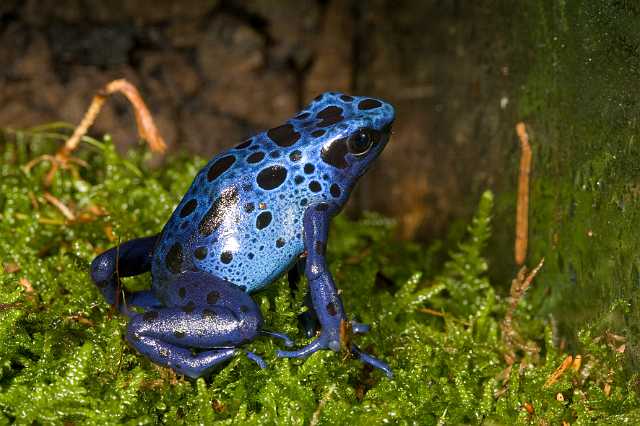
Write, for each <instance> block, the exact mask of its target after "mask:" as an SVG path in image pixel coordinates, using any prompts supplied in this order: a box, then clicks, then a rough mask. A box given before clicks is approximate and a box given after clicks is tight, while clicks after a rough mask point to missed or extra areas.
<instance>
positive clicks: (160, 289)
mask: <svg viewBox="0 0 640 426" xmlns="http://www.w3.org/2000/svg"><path fill="white" fill-rule="evenodd" d="M393 120H394V109H393V107H392V106H391V105H390V104H388V103H386V102H384V101H382V100H379V99H373V98H369V97H358V96H348V95H344V94H341V93H335V92H329V93H324V94H323V95H320V96H318V97H317V98H316V99H315V100H314V101H313V102H311V104H309V105H308V106H307V107H306V108H305V109H303V110H302V111H300V113H298V115H296V116H295V117H293V118H291V119H290V120H288V121H287V122H286V123H284V124H283V125H281V126H278V127H274V128H272V129H269V130H267V131H266V132H262V133H259V134H257V135H255V136H253V137H252V138H250V139H248V140H246V141H244V142H242V143H241V144H239V145H237V146H236V147H234V148H231V149H229V150H227V151H225V152H223V153H221V154H219V155H217V156H215V157H214V158H212V159H211V161H209V162H208V163H207V165H206V166H205V167H204V168H203V169H202V170H200V172H199V173H198V175H197V176H196V177H195V179H194V181H193V183H192V184H191V187H190V188H189V190H188V191H187V193H186V194H185V196H184V198H183V199H182V201H181V202H180V204H179V205H178V206H177V207H176V209H175V211H174V212H173V214H172V215H171V218H170V219H169V221H168V222H167V224H166V225H165V226H164V229H163V230H162V232H161V233H160V234H158V235H154V236H151V237H145V238H139V239H135V240H131V241H127V242H126V243H124V244H121V245H120V246H118V247H114V248H111V249H109V250H107V251H106V252H104V253H102V254H100V255H99V256H98V257H96V258H95V259H94V261H93V263H92V265H91V276H92V279H93V281H94V282H95V283H96V285H97V286H98V288H99V289H100V291H101V292H102V294H103V295H104V297H105V298H106V299H107V301H108V302H109V303H111V304H115V303H117V304H118V308H119V310H120V311H121V312H122V313H123V314H125V315H128V316H129V317H130V318H131V320H130V322H129V326H128V330H127V340H128V341H129V342H130V343H131V344H132V345H133V346H134V347H135V348H136V349H137V350H138V351H139V352H141V353H142V354H144V355H146V356H147V357H149V358H150V359H151V360H152V361H153V362H155V363H157V364H160V365H164V366H167V367H170V368H173V369H174V370H175V371H177V372H178V373H181V374H185V375H187V376H189V377H199V376H202V375H205V374H207V373H209V372H211V371H212V370H213V369H214V367H215V366H216V365H218V364H219V363H221V362H223V361H225V360H228V359H230V358H231V357H233V356H234V354H235V353H236V351H237V350H238V349H237V348H238V347H240V346H241V345H242V344H243V343H246V342H249V341H251V340H253V339H254V338H256V336H258V335H259V334H262V335H268V336H271V337H276V338H280V339H283V340H284V342H285V344H286V345H288V346H289V345H290V344H291V340H290V339H289V338H288V337H287V336H285V335H283V334H280V333H273V332H268V331H265V330H264V329H263V328H262V326H263V324H262V323H263V321H262V316H261V314H260V310H259V308H258V306H257V305H256V304H255V302H254V301H253V300H252V299H251V297H250V296H249V293H251V292H254V291H257V290H260V289H262V288H264V287H265V286H267V285H269V284H270V283H271V282H273V281H274V280H275V279H276V278H277V277H278V276H280V275H281V274H282V273H284V272H286V271H287V270H290V269H291V268H292V267H294V266H296V263H297V264H299V265H300V266H302V265H303V263H304V272H305V275H306V277H307V279H308V281H309V289H310V296H311V297H310V304H311V305H312V306H311V307H312V310H310V313H309V314H308V315H307V318H306V324H307V326H308V327H311V328H312V329H311V330H307V331H308V332H309V333H312V332H313V331H314V330H315V325H317V324H316V323H315V321H317V322H319V325H320V334H319V335H318V336H317V337H316V338H315V340H313V341H312V343H310V344H309V345H307V346H306V347H304V348H302V349H300V350H296V351H279V352H278V356H280V357H292V358H304V357H307V356H308V355H310V354H312V353H313V352H315V351H317V350H319V349H331V350H333V351H339V350H340V348H341V341H342V344H343V346H345V347H348V348H349V349H350V350H351V352H352V353H353V354H354V355H355V356H356V357H357V358H358V359H360V360H361V361H363V362H365V363H367V364H370V365H372V366H374V367H376V368H379V369H381V370H382V371H384V372H385V373H386V374H387V375H388V376H391V370H390V369H389V367H388V366H387V365H386V364H385V363H383V362H382V361H380V360H378V359H376V358H373V357H372V356H370V355H368V354H366V353H364V352H362V351H360V350H359V349H358V348H357V346H355V345H354V344H353V343H351V341H350V338H349V336H348V335H349V334H350V333H349V330H351V331H352V332H354V333H363V332H366V331H367V330H368V327H367V326H366V325H364V324H359V323H355V322H347V317H346V315H345V312H344V309H343V305H342V301H341V300H340V297H339V295H338V292H337V290H336V287H335V284H334V282H333V279H332V277H331V273H330V271H329V270H328V268H327V264H326V261H325V250H326V245H327V235H328V230H329V223H330V221H331V218H332V217H333V216H334V215H335V214H337V213H338V212H339V211H340V210H341V209H342V207H343V206H344V204H345V203H346V201H347V199H348V198H349V194H350V193H351V190H352V189H353V187H354V185H355V184H356V181H357V180H358V178H359V177H360V176H362V175H363V174H364V173H365V172H366V170H367V169H368V167H369V166H370V165H371V164H372V162H373V161H374V160H375V159H376V158H377V157H378V155H379V154H380V152H381V151H382V149H383V148H384V146H385V145H386V143H387V141H388V139H389V136H390V131H391V124H392V123H393ZM116 269H117V271H116ZM148 271H151V276H152V286H151V290H149V291H141V292H135V293H125V294H124V296H123V297H117V296H118V289H119V285H118V284H119V282H118V277H127V276H132V275H137V274H141V273H144V272H148ZM127 306H137V307H140V308H142V309H143V310H144V312H142V313H137V312H133V311H130V310H129V309H127ZM309 324H310V325H309ZM345 326H346V327H345ZM341 330H342V331H341ZM345 330H347V332H346V333H345ZM245 352H246V351H245ZM246 354H247V356H249V358H251V359H252V360H254V361H255V362H256V363H258V364H259V365H260V366H262V367H263V366H264V365H265V364H264V361H262V359H261V358H260V357H259V356H257V355H255V354H253V353H251V352H246Z"/></svg>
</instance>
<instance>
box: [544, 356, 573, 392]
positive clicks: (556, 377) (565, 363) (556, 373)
mask: <svg viewBox="0 0 640 426" xmlns="http://www.w3.org/2000/svg"><path fill="white" fill-rule="evenodd" d="M572 364H573V357H572V356H571V355H567V357H566V358H565V359H564V360H563V361H562V364H560V366H559V367H558V368H556V371H554V372H553V373H551V375H550V376H549V378H548V379H547V381H546V382H545V383H544V387H545V388H548V387H549V386H551V385H553V384H554V383H556V382H557V381H558V380H559V379H560V377H562V375H563V374H564V372H565V371H566V370H567V368H569V367H570V366H571V365H572Z"/></svg>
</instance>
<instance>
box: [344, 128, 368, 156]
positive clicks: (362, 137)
mask: <svg viewBox="0 0 640 426" xmlns="http://www.w3.org/2000/svg"><path fill="white" fill-rule="evenodd" d="M372 143H373V135H372V134H371V130H369V129H359V130H358V131H356V132H355V133H353V134H352V135H351V136H349V140H348V141H347V147H348V149H349V152H350V153H351V154H353V155H364V154H366V153H367V151H369V149H370V148H371V145H372Z"/></svg>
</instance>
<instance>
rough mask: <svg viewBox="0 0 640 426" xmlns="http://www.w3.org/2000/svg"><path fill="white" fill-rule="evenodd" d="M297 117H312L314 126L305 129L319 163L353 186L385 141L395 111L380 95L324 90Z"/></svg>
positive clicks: (387, 137) (389, 132) (379, 151)
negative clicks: (350, 94)
mask: <svg viewBox="0 0 640 426" xmlns="http://www.w3.org/2000/svg"><path fill="white" fill-rule="evenodd" d="M298 117H304V118H310V117H315V121H314V126H313V127H314V128H313V129H311V128H310V129H308V130H309V131H310V132H309V134H310V135H311V136H312V137H313V138H312V139H311V141H310V145H313V147H314V148H316V149H318V151H319V152H318V153H319V159H318V161H319V163H321V164H325V165H327V166H328V167H327V169H329V170H330V172H331V173H330V174H331V175H333V176H334V177H335V178H337V179H339V180H342V181H343V182H344V183H345V184H346V185H348V186H353V184H355V181H356V180H357V179H358V178H359V177H360V176H362V175H363V174H364V173H365V171H366V170H367V169H368V167H369V166H370V165H371V164H372V163H373V161H374V160H375V159H376V158H377V157H378V155H380V153H381V152H382V150H383V149H384V147H385V145H386V144H387V141H388V140H389V136H390V134H391V125H392V124H393V120H394V118H395V111H394V109H393V107H392V106H391V105H390V104H389V103H387V102H384V101H382V100H380V99H374V98H370V97H365V96H349V95H345V94H342V93H336V92H327V93H324V94H322V95H320V96H318V97H317V98H316V99H314V101H313V102H312V103H311V104H310V105H309V106H307V108H306V109H305V110H303V111H302V113H301V114H300V115H298ZM298 117H296V118H298Z"/></svg>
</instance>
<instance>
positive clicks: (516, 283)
mask: <svg viewBox="0 0 640 426" xmlns="http://www.w3.org/2000/svg"><path fill="white" fill-rule="evenodd" d="M542 265H544V258H542V259H541V260H540V263H538V265H537V266H536V267H535V268H533V270H532V271H531V272H529V273H528V274H527V267H526V266H523V267H522V268H520V270H519V271H518V274H517V275H516V278H514V279H513V280H512V281H511V290H510V295H509V296H510V297H509V306H508V307H507V312H506V314H505V316H504V319H503V320H502V323H501V324H500V328H501V329H502V339H503V341H504V343H505V345H506V346H507V351H508V353H507V362H508V363H509V364H513V362H515V352H514V350H513V347H514V345H516V344H517V341H518V340H520V339H519V335H518V333H517V331H516V330H514V328H513V314H514V312H515V310H516V308H517V306H518V303H520V300H521V299H522V297H523V296H524V294H525V292H526V291H527V289H528V288H529V287H530V286H531V283H532V282H533V279H534V278H535V276H536V275H537V274H538V272H539V271H540V268H542ZM525 347H526V346H524V347H523V348H525ZM526 348H527V349H533V348H528V347H526Z"/></svg>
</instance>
